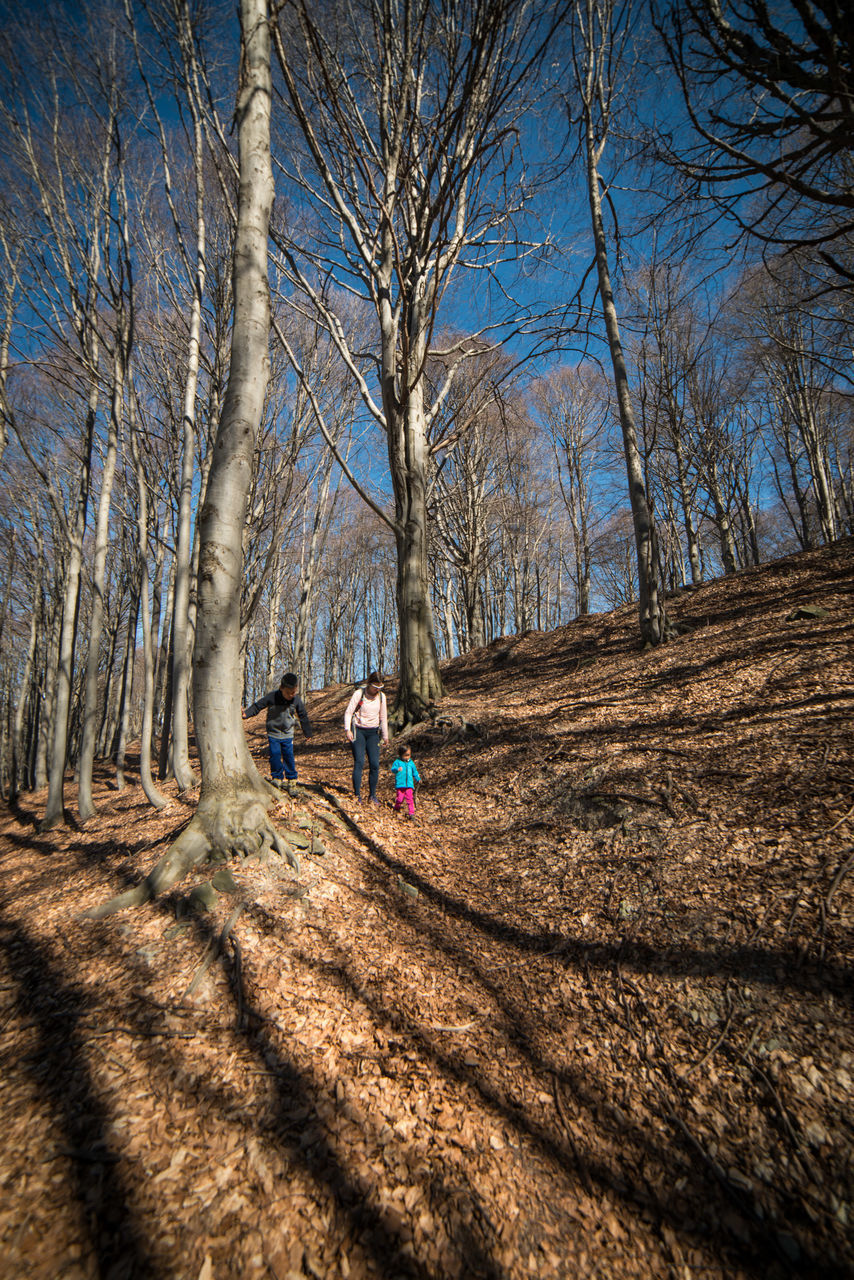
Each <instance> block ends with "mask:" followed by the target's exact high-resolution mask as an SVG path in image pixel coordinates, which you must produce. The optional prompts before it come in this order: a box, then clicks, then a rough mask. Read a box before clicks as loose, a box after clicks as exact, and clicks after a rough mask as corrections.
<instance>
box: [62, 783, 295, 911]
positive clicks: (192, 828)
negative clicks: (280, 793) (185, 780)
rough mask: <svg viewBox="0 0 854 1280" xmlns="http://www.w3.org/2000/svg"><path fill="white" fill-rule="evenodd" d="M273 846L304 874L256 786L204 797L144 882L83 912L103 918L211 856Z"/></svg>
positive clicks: (162, 887) (171, 882) (146, 896)
mask: <svg viewBox="0 0 854 1280" xmlns="http://www.w3.org/2000/svg"><path fill="white" fill-rule="evenodd" d="M271 848H272V849H275V851H276V853H277V854H278V855H279V856H280V857H281V858H284V859H285V860H286V861H287V862H288V863H289V864H290V866H291V867H292V868H293V870H294V872H295V873H296V875H299V872H300V864H299V858H298V856H297V854H296V852H295V850H293V849H292V848H291V847H290V845H289V844H288V843H287V842H286V841H285V840H283V839H282V838H281V836H280V835H279V833H278V832H277V831H276V829H275V827H274V826H273V825H272V823H271V822H270V820H269V818H268V817H267V806H266V803H265V801H264V799H263V797H262V796H260V795H259V794H258V793H257V792H256V791H252V792H250V793H249V794H247V793H246V792H243V793H239V794H237V795H235V794H233V793H232V794H231V795H228V796H223V795H218V794H214V795H213V796H210V795H209V796H207V797H203V798H202V800H201V801H200V803H199V808H198V811H197V812H196V815H195V817H194V818H193V819H192V821H191V822H190V824H189V826H187V827H186V828H185V830H184V831H182V832H181V834H180V836H179V837H178V839H177V840H176V841H175V842H174V844H172V845H170V847H169V848H168V849H167V850H166V852H165V853H164V855H163V857H162V858H161V859H160V861H159V862H158V863H157V864H156V866H154V867H153V868H152V870H151V871H150V872H149V873H148V875H147V876H146V877H145V879H144V880H143V881H142V883H141V884H138V885H137V886H136V888H135V889H128V891H127V892H126V893H120V894H118V895H117V896H116V897H115V898H111V899H110V900H109V902H102V903H101V904H100V905H99V906H97V907H93V908H92V909H91V910H90V911H84V912H83V915H82V918H83V919H84V920H103V919H104V918H105V917H106V916H111V915H115V913H116V912H117V911H125V910H127V908H128V907H139V906H142V904H143V903H145V902H150V901H151V900H152V899H153V898H157V897H158V896H159V895H160V894H162V893H165V892H166V890H167V889H171V888H172V886H173V885H175V884H178V883H179V881H181V880H183V879H184V877H185V876H187V875H189V873H190V872H191V871H192V870H193V868H194V867H197V866H199V865H200V864H201V863H203V862H205V861H207V860H208V859H216V860H217V861H221V860H222V858H223V857H226V858H227V857H229V856H232V855H235V854H236V855H238V856H240V857H252V856H259V855H263V853H264V851H265V850H269V849H271Z"/></svg>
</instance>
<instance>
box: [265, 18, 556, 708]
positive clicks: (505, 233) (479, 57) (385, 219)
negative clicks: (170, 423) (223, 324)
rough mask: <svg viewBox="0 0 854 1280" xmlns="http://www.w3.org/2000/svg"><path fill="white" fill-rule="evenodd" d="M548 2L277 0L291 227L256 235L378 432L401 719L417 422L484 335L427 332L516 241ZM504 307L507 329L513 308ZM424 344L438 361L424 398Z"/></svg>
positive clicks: (415, 674)
mask: <svg viewBox="0 0 854 1280" xmlns="http://www.w3.org/2000/svg"><path fill="white" fill-rule="evenodd" d="M555 17H556V11H554V10H553V11H551V12H549V14H548V18H547V20H544V19H543V18H542V16H541V15H539V14H538V13H537V12H536V11H535V8H532V7H531V6H529V5H527V4H525V3H523V2H522V0H467V2H466V3H464V4H459V3H454V2H452V0H442V2H441V3H434V2H433V0H393V2H386V3H381V2H380V0H361V2H360V3H355V4H353V5H348V6H344V7H342V6H340V5H338V6H334V5H333V6H331V7H330V6H328V5H326V4H323V5H317V4H314V3H312V4H308V3H305V2H304V0H292V3H290V4H287V5H285V6H283V8H282V10H281V11H280V15H279V22H278V27H277V29H276V31H275V33H274V39H275V47H276V51H277V53H278V60H279V66H280V70H281V73H282V80H283V99H284V102H285V103H286V105H287V108H288V112H289V117H290V121H291V125H292V128H293V130H294V131H295V133H296V136H297V138H298V139H299V147H298V149H297V150H295V153H294V155H293V158H292V160H290V161H288V162H283V167H284V170H285V174H286V176H287V178H288V180H289V184H290V190H291V191H292V192H293V200H294V204H295V207H296V208H299V209H300V210H301V213H302V218H303V222H304V232H303V234H301V235H300V236H298V237H295V236H293V235H291V234H290V228H291V225H292V220H289V223H288V228H287V229H285V228H281V227H278V226H274V229H273V234H274V238H275V240H276V243H277V245H278V247H279V249H280V251H281V254H282V263H283V273H284V276H285V278H286V279H287V280H288V281H289V284H290V287H291V290H292V294H291V299H290V300H291V303H292V305H294V306H296V307H297V308H301V309H304V310H305V311H306V312H307V313H310V314H312V315H314V316H315V317H317V319H318V321H319V323H320V324H321V325H323V326H324V327H325V329H326V330H327V332H328V333H329V335H330V337H331V338H332V340H333V341H334V342H335V343H336V345H337V347H338V351H339V354H340V357H341V360H342V361H343V362H344V364H345V365H346V367H347V368H348V369H349V371H350V373H351V376H352V377H353V378H354V380H355V382H356V384H357V386H358V388H359V392H360V396H361V400H362V404H363V408H364V411H365V412H366V413H367V415H368V417H369V418H370V419H371V420H372V421H373V422H374V423H375V424H376V425H377V426H378V427H379V428H380V430H381V431H382V432H383V433H384V435H385V439H386V445H387V456H388V474H389V477H390V481H391V487H392V491H393V502H394V507H393V513H392V514H390V515H389V514H388V513H387V512H386V510H385V509H384V508H383V506H382V505H381V504H377V503H376V502H373V503H372V505H374V507H375V510H376V511H377V514H378V515H380V517H381V518H382V519H384V520H386V521H387V523H388V524H389V526H390V528H391V530H392V533H393V535H394V539H395V544H396V548H397V565H398V574H397V608H398V622H399V632H400V667H399V674H400V694H399V705H398V708H397V714H398V719H399V721H400V722H401V723H407V722H409V721H411V720H415V719H418V718H419V717H420V716H421V715H422V714H423V712H424V709H425V707H426V706H427V705H428V704H429V703H430V702H431V701H432V700H434V699H435V698H437V697H438V696H439V695H440V693H441V689H442V684H441V678H440V675H439V668H438V661H437V654H436V645H435V637H434V631H433V619H432V611H431V607H430V592H429V572H428V560H427V553H428V530H427V519H428V517H427V510H428V503H427V488H428V461H429V455H430V452H431V447H434V446H431V442H430V439H429V433H430V429H431V425H432V424H433V423H434V421H435V419H436V417H437V414H438V413H439V411H440V409H441V406H442V403H443V402H444V400H445V398H446V397H447V395H448V392H449V389H450V387H451V384H452V383H453V380H454V378H455V376H456V374H457V371H458V369H459V368H460V366H461V365H462V364H463V363H464V362H465V361H466V360H467V359H468V358H470V357H471V356H472V355H474V354H477V353H478V352H479V351H481V350H485V349H486V345H487V330H486V329H484V328H483V327H481V328H480V329H479V330H478V332H477V334H476V335H475V336H474V337H472V336H471V334H469V335H468V336H467V338H466V339H465V340H464V341H458V342H453V341H452V342H450V343H448V344H444V345H443V344H442V342H441V341H440V340H439V336H438V335H439V327H438V325H439V318H440V313H441V309H442V306H443V304H444V302H445V301H446V298H447V296H448V293H449V290H450V289H451V288H452V283H453V280H454V278H455V277H456V276H458V275H460V274H461V273H462V274H464V275H466V276H467V277H468V282H469V287H470V288H472V289H473V290H474V291H476V293H480V294H481V300H482V301H485V300H486V298H487V296H488V295H489V294H490V293H491V292H494V289H495V285H496V282H498V283H499V286H500V288H501V290H503V293H504V296H503V299H502V301H503V303H504V304H505V306H506V304H507V302H509V301H510V299H509V297H508V295H507V292H506V289H507V282H506V281H505V282H504V283H503V284H501V283H500V281H499V276H500V274H501V271H502V268H505V267H507V265H508V264H509V263H512V262H514V261H515V260H517V259H518V258H519V257H520V256H522V255H524V254H525V253H527V252H530V251H531V249H532V246H531V245H530V244H528V245H526V244H523V243H522V242H521V240H520V237H519V232H518V228H517V221H518V220H519V219H520V218H521V215H522V213H523V211H524V208H525V206H526V204H527V201H528V198H529V193H528V191H527V190H526V184H525V179H524V172H523V170H522V169H521V168H520V165H519V160H518V156H517V147H518V143H519V138H520V134H521V132H522V122H523V116H524V113H525V111H526V110H527V109H528V108H529V106H530V104H531V96H532V93H533V92H534V88H533V79H534V72H535V71H536V70H537V69H539V68H541V67H542V54H543V52H544V50H545V48H546V46H547V43H548V38H549V34H550V31H551V24H553V23H554V21H555ZM333 286H334V288H333ZM354 298H355V299H358V301H359V304H360V305H362V306H364V307H367V308H368V309H369V311H370V313H371V314H372V316H373V317H374V333H375V338H374V340H373V343H372V349H369V350H368V351H367V352H366V351H365V349H364V348H363V347H362V348H361V349H360V348H359V347H357V346H356V345H355V343H354V341H353V339H352V337H351V333H350V324H349V317H348V315H347V313H346V311H343V310H342V305H341V304H342V301H344V302H346V300H348V299H349V300H352V299H354ZM475 310H476V308H475ZM511 312H512V317H511V321H510V324H509V328H510V329H513V330H515V331H516V332H519V331H520V330H522V329H524V328H525V326H526V323H527V322H529V321H530V314H529V311H528V308H527V307H526V306H524V305H521V304H520V305H519V306H518V307H516V306H515V305H514V306H513V307H511ZM489 327H490V326H487V329H488V328H489ZM507 328H508V326H507V325H505V326H504V329H505V332H506V330H507ZM359 334H360V337H361V332H360V331H359ZM431 356H432V357H434V358H435V357H437V356H440V357H442V358H443V360H444V367H445V377H444V379H443V381H442V383H441V385H440V386H439V387H438V388H437V390H436V394H435V397H434V398H433V399H432V401H431V400H430V398H429V397H427V395H426V383H425V371H426V368H427V362H428V359H429V358H430V357H431ZM360 491H361V492H362V493H363V496H367V495H366V489H365V486H361V488H360ZM369 500H370V499H369Z"/></svg>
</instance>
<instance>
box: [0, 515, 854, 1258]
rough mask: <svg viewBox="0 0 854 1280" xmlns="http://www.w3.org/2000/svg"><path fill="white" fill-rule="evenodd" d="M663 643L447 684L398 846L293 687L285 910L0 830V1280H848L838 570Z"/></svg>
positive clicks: (147, 831)
mask: <svg viewBox="0 0 854 1280" xmlns="http://www.w3.org/2000/svg"><path fill="white" fill-rule="evenodd" d="M669 610H670V613H671V616H672V618H673V619H674V620H675V622H676V623H677V624H678V629H679V632H680V634H679V637H678V638H677V639H676V640H674V641H673V642H672V643H670V644H668V645H666V646H663V647H661V648H659V649H653V650H648V651H643V650H641V649H640V648H639V646H638V643H637V619H636V616H635V613H634V610H633V609H632V608H631V607H628V608H625V609H621V610H618V611H617V612H614V613H608V614H598V615H595V616H593V617H589V618H586V619H583V620H579V621H577V622H574V623H572V624H570V625H569V626H566V627H563V628H561V629H560V630H558V631H555V632H551V633H547V634H546V633H537V632H532V633H527V634H525V635H524V636H506V637H503V638H502V639H500V640H498V641H496V642H495V643H493V644H492V645H490V646H489V647H488V648H486V649H480V650H477V651H475V652H473V653H470V654H468V655H466V656H464V657H461V658H459V659H456V660H454V661H452V662H449V663H447V664H446V665H445V666H444V668H443V675H444V679H445V681H446V686H447V696H446V698H445V700H444V701H443V703H442V705H441V707H440V708H439V710H438V714H437V717H436V720H435V722H434V723H431V724H430V725H428V726H425V727H423V728H421V729H420V730H418V731H417V732H416V733H415V734H414V735H412V737H411V738H410V743H411V746H412V751H413V755H414V758H415V759H416V761H417V763H418V767H419V769H420V771H421V774H422V776H423V778H424V784H423V786H422V787H421V788H420V790H419V794H418V808H417V813H416V819H415V821H414V822H412V823H410V822H407V821H405V820H404V819H402V818H401V817H399V816H397V815H396V814H394V813H393V812H392V811H391V808H390V801H391V799H392V795H393V793H392V790H391V776H390V771H389V766H390V764H391V760H392V758H393V754H392V747H389V748H386V751H385V754H384V757H383V763H382V781H381V795H382V800H383V805H382V807H381V808H379V809H376V810H373V809H371V808H369V807H368V806H365V808H363V809H356V808H355V807H354V806H353V804H352V802H351V800H350V798H349V793H350V785H349V771H350V757H349V752H348V750H347V748H346V743H345V742H344V741H343V733H342V727H341V719H342V715H343V710H344V706H345V705H346V701H347V698H348V696H349V693H350V688H349V687H345V686H338V687H336V688H331V689H325V690H322V691H313V692H310V693H309V694H308V695H307V702H308V705H309V710H310V712H311V714H312V716H313V719H314V720H315V722H316V724H317V726H318V727H319V731H318V733H317V734H316V736H315V737H314V738H313V739H312V740H311V741H310V742H309V743H299V742H298V763H299V768H300V775H301V782H302V784H304V785H303V790H302V794H301V795H299V796H298V797H297V798H296V799H291V798H289V797H287V796H283V797H282V798H281V799H280V800H279V801H278V802H277V804H278V807H277V810H276V820H277V823H278V825H279V827H280V828H281V829H283V830H286V831H289V832H290V833H291V835H290V839H291V842H292V843H293V844H294V845H295V846H306V847H303V849H302V852H301V870H300V874H299V876H296V875H295V874H294V873H293V872H292V871H291V870H290V869H289V868H288V867H287V866H285V865H284V864H279V863H278V862H265V863H261V862H258V861H254V860H252V859H246V860H244V861H242V862H240V863H234V864H232V865H230V866H229V867H219V868H207V869H205V870H204V871H203V872H201V873H200V874H199V877H198V881H199V884H198V885H195V886H193V885H188V884H185V885H182V886H179V887H178V889H176V890H175V891H173V892H172V893H170V894H169V895H168V896H167V897H166V898H165V899H163V900H162V901H159V902H157V903H155V904H152V905H149V906H148V907H144V908H141V909H139V910H137V911H134V912H127V913H124V914H122V915H119V916H116V917H113V918H111V919H108V920H105V921H103V922H100V923H93V922H91V921H83V920H81V919H80V918H79V915H80V913H81V911H83V910H84V909H86V908H88V907H91V906H94V905H95V904H97V903H98V902H100V901H102V900H104V899H105V898H107V897H109V896H110V895H112V894H114V893H116V892H118V891H120V890H121V889H123V888H124V887H126V886H127V885H128V884H132V883H135V882H136V881H137V880H138V879H139V878H140V876H141V874H143V873H144V872H145V871H146V870H147V869H149V868H150V866H151V865H152V864H153V863H154V862H155V860H156V859H157V857H158V856H159V855H160V854H161V853H162V851H163V849H164V848H165V847H166V845H167V843H168V841H169V840H170V838H172V837H174V836H175V834H176V833H177V832H178V831H179V830H180V829H181V827H182V826H183V825H184V824H185V823H186V822H187V821H188V818H189V817H190V815H191V813H192V811H193V806H194V802H195V797H194V796H193V795H192V794H191V795H188V796H184V797H178V796H177V795H175V793H174V788H173V790H172V791H171V792H170V794H171V796H172V802H171V804H170V807H169V808H168V809H167V810H165V811H164V812H163V813H161V814H155V813H154V812H153V811H152V810H151V809H150V808H149V807H148V806H147V804H146V802H145V799H144V797H143V794H142V791H141V789H140V787H139V786H138V785H137V779H136V775H135V774H134V773H133V771H132V772H131V775H130V781H131V785H129V786H128V787H127V788H126V789H125V790H124V791H122V792H121V793H118V792H116V790H115V788H114V786H113V785H112V782H111V776H110V774H109V773H108V771H107V770H106V769H105V770H104V773H103V775H102V777H101V781H100V785H99V789H98V802H99V816H98V818H97V819H96V820H94V821H93V822H92V823H91V824H89V825H87V826H86V828H85V829H79V828H77V827H75V826H74V825H73V822H72V820H71V819H70V818H69V825H68V826H66V827H65V828H64V829H62V830H54V831H50V832H48V833H45V834H40V833H39V831H38V828H37V822H38V819H39V817H40V812H41V811H42V810H43V808H44V803H45V795H44V794H35V795H27V796H24V797H23V798H22V800H21V801H20V804H19V806H18V807H17V808H16V810H15V811H14V812H12V813H8V812H7V813H6V814H5V815H4V816H3V819H2V823H0V857H2V878H0V894H2V932H1V933H0V939H2V954H3V971H2V974H0V1026H1V1027H2V1046H0V1052H2V1060H0V1099H2V1125H3V1147H2V1155H0V1180H1V1181H2V1196H0V1274H2V1275H3V1276H4V1277H5V1276H9V1277H21V1278H24V1277H27V1278H33V1280H35V1278H36V1277H40V1278H42V1277H43V1278H44V1280H58V1278H59V1277H63V1278H64V1280H82V1278H83V1277H87V1278H88V1277H104V1278H105V1280H122V1278H130V1277H143V1276H155V1277H160V1276H164V1277H167V1276H168V1277H173V1276H174V1277H191V1278H192V1280H219V1278H223V1280H224V1278H226V1277H228V1278H232V1277H233V1278H234V1280H238V1278H239V1280H246V1278H251V1280H254V1278H255V1277H258V1278H259V1280H260V1277H273V1280H294V1278H295V1277H315V1278H319V1277H338V1276H341V1277H344V1278H345V1280H347V1278H348V1277H362V1276H377V1277H388V1278H389V1280H391V1278H392V1277H398V1276H401V1277H402V1276H412V1277H485V1278H486V1277H489V1278H496V1277H508V1278H509V1277H521V1276H546V1277H564V1276H582V1277H588V1276H589V1277H593V1276H602V1277H630V1276H631V1277H643V1276H649V1277H674V1278H676V1277H678V1278H679V1280H687V1278H688V1277H694V1276H696V1277H720V1278H721V1280H723V1278H724V1277H726V1280H735V1278H738V1277H742V1278H744V1277H769V1276H770V1277H785V1276H789V1275H808V1276H821V1277H830V1276H850V1275H854V1244H852V1241H854V1232H852V1218H853V1217H854V1190H852V1134H853V1131H854V1119H852V1116H854V1112H852V1100H854V1034H853V1033H852V1018H851V1013H852V1010H851V1000H852V996H851V991H852V984H851V978H852V959H854V931H852V908H853V907H854V838H853V837H854V787H853V786H852V779H854V761H852V750H851V746H852V736H854V735H852V729H851V725H852V712H854V651H852V639H854V543H852V541H851V540H846V541H843V542H839V543H836V544H834V545H832V546H830V547H828V548H826V549H824V550H822V551H818V552H815V553H809V554H803V555H799V556H793V557H790V558H788V559H785V560H781V561H778V562H776V563H774V564H770V565H766V566H764V567H762V568H760V569H757V570H754V571H748V572H743V573H740V574H738V575H735V576H733V577H731V578H727V579H721V580H718V581H715V582H712V583H709V584H707V585H705V586H702V587H700V588H698V589H696V590H687V591H684V592H682V593H680V594H678V595H677V596H675V597H673V598H672V599H671V600H670V601H669ZM391 693H392V696H393V689H392V690H391ZM250 735H251V743H252V747H253V750H254V751H255V754H256V756H257V758H258V759H259V762H260V763H261V765H262V768H264V767H265V762H264V760H263V755H264V750H265V746H266V740H265V738H264V736H263V733H262V729H261V722H260V721H259V722H258V723H257V726H256V725H255V724H254V723H253V725H252V726H251V728H250ZM392 745H393V744H392ZM72 790H73V787H72V785H71V784H69V787H68V792H67V795H68V796H71V795H72ZM167 790H168V786H167ZM69 808H73V804H72V803H71V801H69ZM312 847H313V848H314V849H315V850H316V852H314V853H312V852H311V848H312ZM321 849H322V850H324V852H320V850H321ZM212 879H213V882H214V884H213V885H211V884H210V882H211V880H212ZM202 882H207V884H208V886H209V887H207V888H204V887H203V886H202ZM191 890H194V892H193V894H192V897H191Z"/></svg>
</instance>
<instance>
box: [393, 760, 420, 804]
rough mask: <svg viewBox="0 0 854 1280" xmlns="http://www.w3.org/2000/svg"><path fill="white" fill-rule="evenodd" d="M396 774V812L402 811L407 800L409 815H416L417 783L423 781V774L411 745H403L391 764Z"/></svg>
mask: <svg viewBox="0 0 854 1280" xmlns="http://www.w3.org/2000/svg"><path fill="white" fill-rule="evenodd" d="M391 771H392V773H393V775H394V785H395V786H396V787H397V796H396V798H395V802H394V811H395V813H400V811H401V809H402V808H403V802H404V800H405V801H406V807H407V809H408V811H409V817H410V818H414V817H415V784H416V783H417V782H420V781H421V774H420V773H419V772H418V766H417V765H416V763H415V761H414V760H413V759H412V751H411V749H410V748H409V747H401V748H400V755H399V756H398V758H397V759H396V760H395V762H394V764H393V765H392V766H391Z"/></svg>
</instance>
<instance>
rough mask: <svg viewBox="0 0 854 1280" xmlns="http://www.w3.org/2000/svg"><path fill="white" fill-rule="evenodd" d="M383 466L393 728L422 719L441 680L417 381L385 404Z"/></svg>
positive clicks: (438, 692)
mask: <svg viewBox="0 0 854 1280" xmlns="http://www.w3.org/2000/svg"><path fill="white" fill-rule="evenodd" d="M385 408H386V414H387V415H388V418H387V420H388V421H389V423H390V424H391V429H390V430H389V463H390V466H391V476H392V483H393V487H394V502H395V543H396V546H397V617H398V633H399V637H400V670H399V672H398V677H399V680H400V685H399V692H398V700H397V706H396V707H395V712H394V718H395V721H396V723H397V725H398V727H399V728H403V727H404V726H406V725H407V724H411V723H413V722H414V721H417V720H422V719H423V718H424V715H425V712H426V709H427V707H428V706H429V705H430V704H431V703H433V702H436V701H437V700H438V699H439V698H441V696H442V677H441V676H440V674H439V658H438V654H437V653H436V641H435V637H434V635H433V610H432V608H431V605H430V575H429V571H428V563H427V435H426V430H425V423H424V405H423V383H422V382H421V381H420V380H419V382H418V383H417V385H416V386H415V387H413V388H412V389H411V390H410V392H409V395H408V397H407V400H406V403H405V406H404V407H403V408H402V409H397V408H396V407H395V406H394V405H393V404H392V403H390V398H389V399H388V400H387V401H386V405H385Z"/></svg>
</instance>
